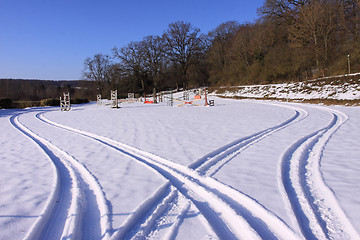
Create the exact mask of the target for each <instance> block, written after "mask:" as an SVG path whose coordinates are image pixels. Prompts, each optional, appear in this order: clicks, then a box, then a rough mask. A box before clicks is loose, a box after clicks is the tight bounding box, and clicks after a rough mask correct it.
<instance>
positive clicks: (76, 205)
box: [0, 97, 360, 239]
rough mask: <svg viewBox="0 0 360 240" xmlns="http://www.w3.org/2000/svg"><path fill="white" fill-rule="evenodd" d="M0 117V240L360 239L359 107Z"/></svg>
mask: <svg viewBox="0 0 360 240" xmlns="http://www.w3.org/2000/svg"><path fill="white" fill-rule="evenodd" d="M213 99H215V106H213V107H196V106H190V105H185V106H183V107H169V106H167V105H166V104H156V105H155V104H150V105H148V104H142V103H134V104H123V105H121V108H120V109H111V108H110V107H109V106H97V105H96V103H90V104H85V105H78V106H73V108H72V110H71V111H69V112H61V111H60V110H59V108H31V109H25V110H0V146H1V147H0V166H1V168H0V186H1V187H0V196H1V197H0V239H23V238H28V239H110V238H111V239H131V238H133V239H143V238H144V237H145V238H146V239H360V236H359V233H360V214H359V212H360V186H359V182H360V174H359V173H360V161H359V160H360V159H359V156H360V143H359V142H360V107H324V106H320V105H308V104H295V103H277V102H270V101H254V100H241V101H240V100H231V99H220V98H215V97H213Z"/></svg>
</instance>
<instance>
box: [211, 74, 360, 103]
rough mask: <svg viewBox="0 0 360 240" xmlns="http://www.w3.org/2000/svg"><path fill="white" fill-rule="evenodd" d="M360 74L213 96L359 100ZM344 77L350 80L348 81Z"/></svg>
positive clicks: (234, 89) (225, 91) (244, 88)
mask: <svg viewBox="0 0 360 240" xmlns="http://www.w3.org/2000/svg"><path fill="white" fill-rule="evenodd" d="M359 75H360V74H351V75H346V76H335V77H331V78H320V79H316V80H309V81H304V82H295V83H283V84H267V85H248V86H236V87H223V88H221V89H219V90H216V91H215V92H214V94H216V95H221V96H225V97H243V98H270V99H274V98H275V99H287V100H290V99H295V100H304V99H305V100H309V99H337V100H355V99H359V98H360V77H359ZM344 77H347V78H350V79H348V80H346V79H344Z"/></svg>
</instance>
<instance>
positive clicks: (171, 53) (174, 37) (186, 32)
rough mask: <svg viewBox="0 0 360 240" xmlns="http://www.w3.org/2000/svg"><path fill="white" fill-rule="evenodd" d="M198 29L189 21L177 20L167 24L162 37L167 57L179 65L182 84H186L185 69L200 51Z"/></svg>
mask: <svg viewBox="0 0 360 240" xmlns="http://www.w3.org/2000/svg"><path fill="white" fill-rule="evenodd" d="M199 34H200V29H198V28H195V27H193V26H191V24H190V23H184V22H183V21H178V22H175V23H171V24H169V28H168V30H166V31H165V33H164V35H163V37H164V39H165V47H166V53H167V56H168V57H169V59H170V60H171V61H172V62H173V63H174V64H175V65H179V66H180V71H181V75H182V76H181V77H182V80H183V84H184V85H185V87H186V85H187V84H188V79H187V76H186V75H187V71H188V69H189V67H190V66H191V64H192V61H193V60H194V59H196V58H197V55H199V54H201V53H202V49H203V47H202V41H201V38H200V37H199Z"/></svg>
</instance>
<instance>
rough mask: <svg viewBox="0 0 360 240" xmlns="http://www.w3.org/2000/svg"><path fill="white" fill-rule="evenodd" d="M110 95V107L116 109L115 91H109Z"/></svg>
mask: <svg viewBox="0 0 360 240" xmlns="http://www.w3.org/2000/svg"><path fill="white" fill-rule="evenodd" d="M110 94H111V107H112V108H118V101H117V90H115V91H113V90H110Z"/></svg>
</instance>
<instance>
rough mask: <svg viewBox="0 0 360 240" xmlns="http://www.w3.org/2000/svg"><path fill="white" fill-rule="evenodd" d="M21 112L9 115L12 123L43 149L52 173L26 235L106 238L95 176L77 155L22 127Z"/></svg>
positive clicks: (102, 197) (103, 204)
mask: <svg viewBox="0 0 360 240" xmlns="http://www.w3.org/2000/svg"><path fill="white" fill-rule="evenodd" d="M20 115H21V114H17V115H14V116H12V117H11V118H10V122H11V124H12V125H13V126H14V127H15V128H16V129H17V130H19V131H20V132H22V133H23V134H24V135H25V136H27V137H28V138H30V139H31V140H32V141H34V142H35V143H36V144H37V145H38V146H39V147H40V149H42V151H43V152H44V153H45V154H46V155H47V157H48V158H49V160H50V161H51V162H52V164H53V169H54V175H55V177H54V183H53V187H52V191H51V194H50V196H49V198H48V200H47V203H46V206H45V208H44V210H43V212H42V214H41V216H40V217H39V218H38V219H37V221H36V222H35V223H34V225H33V226H32V227H31V229H30V230H29V232H28V234H27V236H26V237H25V239H68V238H71V239H81V238H82V239H90V238H94V236H98V238H103V239H108V238H109V237H110V234H111V231H112V228H111V221H110V219H109V218H110V211H109V208H108V204H107V200H106V198H105V194H104V192H103V191H102V188H101V186H100V184H99V183H98V182H97V180H96V178H95V177H94V176H93V175H92V174H91V173H90V172H89V171H88V170H87V169H86V167H85V166H84V165H82V164H81V163H79V162H78V161H77V160H76V159H74V158H73V157H71V156H70V155H68V154H67V153H66V152H64V151H62V150H61V149H59V148H58V147H57V146H55V145H54V144H52V143H50V142H49V141H47V140H46V139H44V138H42V137H40V136H38V135H37V134H35V133H34V132H32V131H31V130H30V129H28V128H27V127H25V125H23V124H22V123H21V122H20V121H19V116H20ZM99 219H100V222H99Z"/></svg>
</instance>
